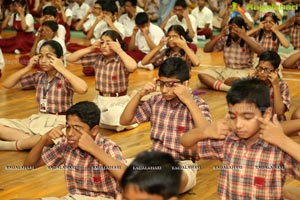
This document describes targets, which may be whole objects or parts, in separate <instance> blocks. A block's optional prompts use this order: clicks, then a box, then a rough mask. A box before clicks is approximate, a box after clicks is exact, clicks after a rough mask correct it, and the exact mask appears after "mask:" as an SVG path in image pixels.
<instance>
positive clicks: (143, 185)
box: [117, 151, 182, 200]
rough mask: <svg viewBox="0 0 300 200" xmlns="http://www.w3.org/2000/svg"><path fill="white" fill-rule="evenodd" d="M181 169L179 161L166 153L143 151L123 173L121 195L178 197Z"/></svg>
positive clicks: (156, 197) (118, 199) (138, 197)
mask: <svg viewBox="0 0 300 200" xmlns="http://www.w3.org/2000/svg"><path fill="white" fill-rule="evenodd" d="M181 175H182V171H181V170H180V165H179V163H178V162H177V161H176V160H174V158H173V157H172V156H171V155H170V154H168V153H163V152H159V151H150V152H149V151H145V152H142V153H140V154H139V155H137V157H136V158H135V159H134V161H133V162H132V163H131V164H130V165H129V166H128V167H127V169H126V171H125V173H124V174H123V176H122V178H121V181H120V186H121V189H122V195H118V198H117V200H122V196H123V197H124V198H125V199H127V200H131V199H132V200H133V199H158V198H159V199H166V200H167V199H170V200H171V199H172V200H177V199H178V197H179V188H180V181H181Z"/></svg>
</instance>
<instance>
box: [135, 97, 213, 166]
mask: <svg viewBox="0 0 300 200" xmlns="http://www.w3.org/2000/svg"><path fill="white" fill-rule="evenodd" d="M193 98H194V100H195V102H196V103H197V105H198V107H199V109H200V110H201V112H202V113H203V115H204V116H205V118H206V119H207V121H209V122H211V116H210V112H209V108H208V105H207V104H206V102H205V101H203V100H202V99H199V98H198V97H195V96H193ZM135 119H136V121H137V123H142V122H146V121H150V122H151V140H152V147H151V149H152V150H156V151H162V152H166V153H169V154H171V155H172V156H173V157H174V158H175V159H177V160H198V159H199V158H198V154H197V153H196V152H194V151H192V150H191V149H190V148H185V147H184V146H182V145H181V144H180V141H179V139H180V137H181V136H182V135H183V134H184V133H185V132H187V131H188V130H190V129H192V128H194V127H195V125H194V122H193V118H192V115H191V113H190V111H189V109H188V108H187V107H186V105H184V104H183V103H181V102H180V101H179V102H178V103H177V104H176V105H172V104H171V103H170V102H169V101H166V100H165V98H164V97H163V96H162V95H161V94H158V95H155V96H153V97H151V98H150V99H149V100H147V101H146V102H144V103H143V104H142V105H140V106H138V108H137V111H136V113H135Z"/></svg>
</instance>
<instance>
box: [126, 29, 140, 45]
mask: <svg viewBox="0 0 300 200" xmlns="http://www.w3.org/2000/svg"><path fill="white" fill-rule="evenodd" d="M138 30H139V28H138V27H137V26H135V27H134V28H133V31H132V36H131V37H130V41H129V44H128V50H129V51H134V50H135V49H136V46H135V37H136V33H137V32H138Z"/></svg>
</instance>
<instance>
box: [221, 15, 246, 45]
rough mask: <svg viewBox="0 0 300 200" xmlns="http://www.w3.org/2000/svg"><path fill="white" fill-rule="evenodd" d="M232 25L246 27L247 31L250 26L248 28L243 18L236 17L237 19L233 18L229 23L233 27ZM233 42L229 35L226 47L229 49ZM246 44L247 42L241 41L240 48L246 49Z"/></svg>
mask: <svg viewBox="0 0 300 200" xmlns="http://www.w3.org/2000/svg"><path fill="white" fill-rule="evenodd" d="M231 24H236V25H237V26H238V27H239V28H243V27H244V29H245V30H248V26H247V24H246V22H245V21H244V19H243V18H242V17H241V16H235V17H233V18H231V19H230V21H229V22H228V25H231ZM231 40H232V37H231V35H230V34H229V35H228V38H227V40H226V46H227V47H229V46H230V45H231ZM244 44H245V41H244V40H241V41H240V47H244Z"/></svg>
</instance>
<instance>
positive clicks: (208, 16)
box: [191, 6, 213, 29]
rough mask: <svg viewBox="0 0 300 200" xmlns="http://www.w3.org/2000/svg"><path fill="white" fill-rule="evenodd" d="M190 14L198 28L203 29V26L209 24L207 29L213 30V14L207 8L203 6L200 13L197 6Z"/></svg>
mask: <svg viewBox="0 0 300 200" xmlns="http://www.w3.org/2000/svg"><path fill="white" fill-rule="evenodd" d="M191 14H192V15H193V16H194V17H195V19H196V22H197V27H198V28H204V27H205V24H209V28H210V29H213V12H212V11H211V10H210V9H209V8H207V7H206V6H204V8H203V9H202V10H201V11H200V10H199V6H197V7H196V8H194V9H193V10H192V13H191Z"/></svg>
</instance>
